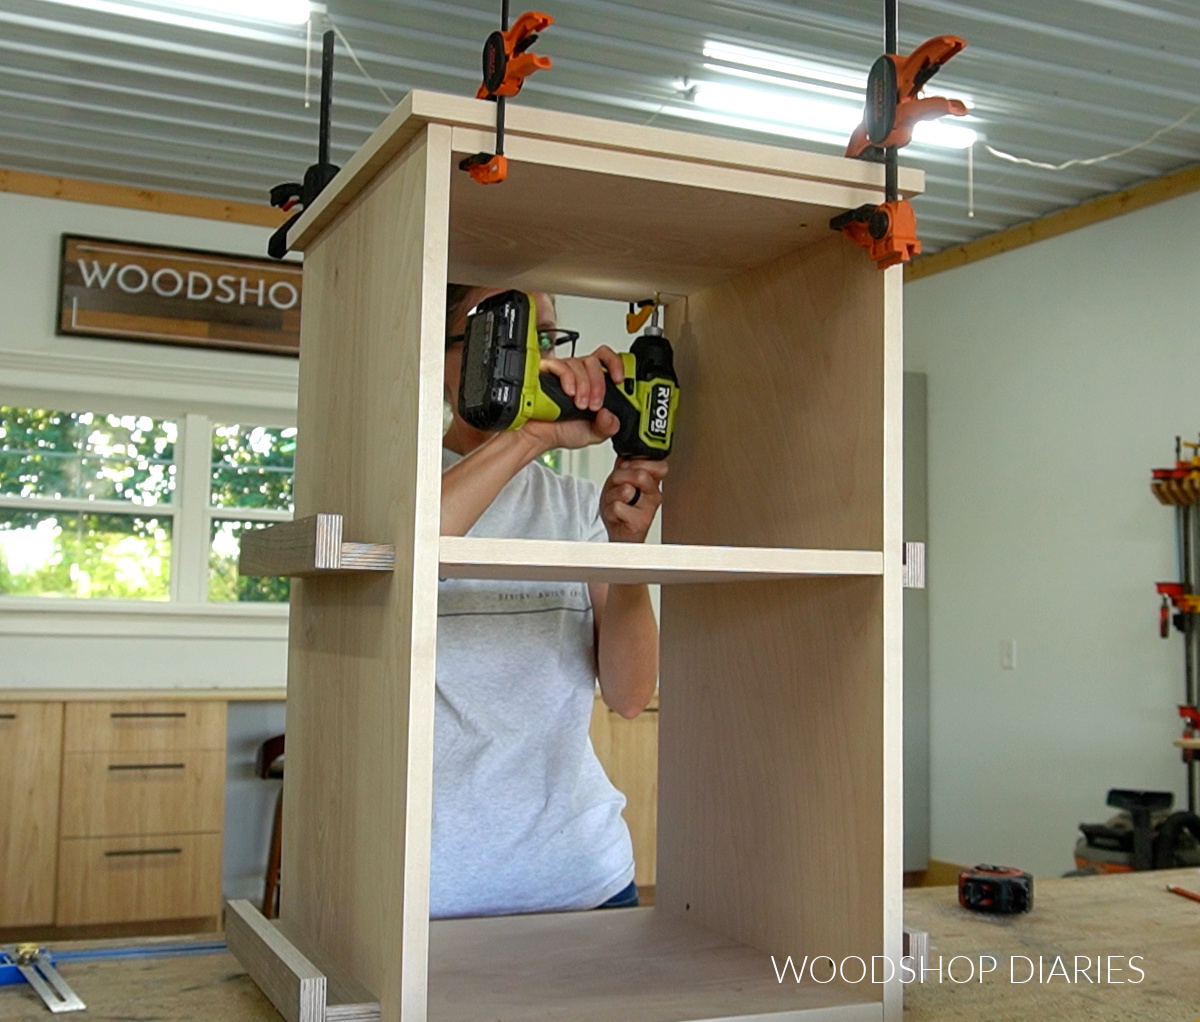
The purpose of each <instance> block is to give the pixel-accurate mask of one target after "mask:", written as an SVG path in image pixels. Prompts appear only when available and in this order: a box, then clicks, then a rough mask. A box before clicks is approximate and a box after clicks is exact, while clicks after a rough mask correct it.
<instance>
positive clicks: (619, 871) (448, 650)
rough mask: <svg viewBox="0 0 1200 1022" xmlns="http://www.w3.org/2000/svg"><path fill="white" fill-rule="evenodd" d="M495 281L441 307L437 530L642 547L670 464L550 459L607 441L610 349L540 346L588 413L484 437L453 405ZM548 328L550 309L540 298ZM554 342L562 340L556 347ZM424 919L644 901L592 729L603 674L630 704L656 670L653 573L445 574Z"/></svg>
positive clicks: (548, 365)
mask: <svg viewBox="0 0 1200 1022" xmlns="http://www.w3.org/2000/svg"><path fill="white" fill-rule="evenodd" d="M497 293H499V292H498V291H496V290H489V289H484V288H468V287H463V286H460V285H451V286H450V288H449V289H448V294H447V315H446V335H447V346H446V373H445V391H446V398H447V400H448V401H449V404H450V407H451V409H452V410H453V421H452V422H451V424H450V426H449V428H448V429H447V431H446V434H445V438H444V440H443V448H444V449H443V469H444V471H443V475H442V534H443V535H450V536H461V535H466V534H468V533H469V534H470V535H473V536H490V537H501V536H503V537H512V538H522V539H558V540H580V541H592V542H595V541H605V540H607V541H610V542H623V543H641V542H643V541H644V540H645V538H646V534H647V532H648V531H649V529H650V524H651V522H653V520H654V515H655V513H656V512H657V510H658V508H659V506H660V505H661V503H662V494H661V491H660V483H661V481H662V478H663V476H664V475H665V474H666V471H667V466H666V463H665V462H662V461H658V462H650V461H642V460H638V459H632V460H626V459H618V461H617V463H616V466H615V467H614V469H613V471H612V473H611V474H610V475H609V477H608V479H607V481H606V482H605V484H604V487H603V489H602V490H601V491H600V492H599V493H597V491H596V487H595V486H594V485H592V484H591V483H589V482H587V481H585V480H581V479H575V478H572V477H570V476H560V475H558V474H556V473H554V472H552V471H550V470H549V469H548V468H546V467H545V466H544V465H542V464H541V462H540V458H541V456H542V455H543V454H544V453H545V452H547V451H550V450H553V449H555V448H579V447H585V446H589V445H591V444H598V443H603V442H604V441H605V440H607V439H608V438H609V437H610V436H612V435H613V434H614V433H615V432H616V431H617V420H616V416H614V415H613V414H612V413H611V412H609V411H607V410H605V409H603V407H602V403H603V398H604V386H605V384H604V372H603V369H602V368H601V367H602V366H603V367H606V368H607V369H608V372H609V374H610V375H611V376H612V378H613V380H614V381H615V382H618V383H619V382H621V380H622V379H623V378H624V367H623V365H622V363H621V359H620V357H619V356H618V355H617V354H616V353H615V352H613V351H612V350H611V349H610V348H608V347H601V348H599V349H598V350H597V351H596V352H595V353H593V354H592V355H589V356H586V357H583V358H570V359H556V358H552V357H545V358H543V360H542V371H543V372H551V373H554V374H555V375H556V376H557V377H558V378H559V380H560V381H561V383H562V386H563V389H564V390H565V391H566V393H567V394H568V395H570V396H572V397H573V398H574V399H575V403H576V405H577V406H578V407H580V408H589V409H591V410H593V411H595V412H596V413H597V414H596V418H595V419H594V420H591V421H589V420H582V419H576V420H571V421H569V422H561V423H552V422H533V421H531V422H527V423H526V424H525V425H524V426H522V427H521V428H520V429H519V430H511V431H505V432H502V433H495V434H492V433H484V432H481V431H479V430H477V429H475V428H473V427H472V426H471V425H469V424H468V423H467V422H465V421H464V420H463V419H462V418H461V416H459V414H458V383H459V373H460V368H461V364H462V334H463V332H464V330H465V326H466V317H467V313H468V312H469V311H470V309H471V308H473V307H474V306H475V305H476V304H477V303H479V302H480V301H482V300H483V299H484V298H486V297H488V296H489V295H492V294H497ZM535 298H536V301H537V311H538V324H537V325H538V329H539V330H547V329H551V328H553V326H554V307H553V303H552V301H551V300H550V298H549V296H547V295H544V294H543V295H536V296H535ZM547 354H552V351H550V352H547ZM438 618H439V621H438V657H437V703H436V714H435V726H434V797H433V848H432V868H431V877H430V888H431V889H430V914H431V915H432V916H434V917H435V918H439V917H446V916H468V915H499V914H509V913H516V912H544V911H556V910H569V909H586V908H595V907H598V906H604V905H631V904H637V888H636V886H635V885H634V884H633V851H632V845H631V843H630V840H629V831H628V829H627V827H626V826H625V822H624V820H623V819H622V817H621V808H622V806H623V805H624V802H625V800H624V797H623V796H622V795H621V794H620V792H618V791H617V790H616V789H615V788H614V787H613V786H612V784H611V783H610V782H609V780H608V778H607V777H606V776H605V774H604V770H603V768H602V767H601V766H600V763H599V761H598V760H597V759H596V756H595V753H594V752H593V751H592V747H591V743H590V741H589V740H588V724H589V721H590V719H591V712H592V703H593V693H594V689H595V683H596V679H597V678H599V682H600V692H601V695H602V697H603V699H604V701H605V703H606V704H607V705H608V706H609V707H611V708H612V709H613V710H615V711H616V712H617V713H620V714H621V715H622V716H624V717H635V716H636V715H637V714H638V713H640V712H641V711H642V710H643V709H644V708H645V706H646V704H647V703H648V702H649V701H650V697H651V696H652V695H653V693H654V687H655V684H656V682H657V676H658V629H657V626H656V624H655V620H654V615H653V611H652V610H651V606H650V596H649V591H648V589H647V587H646V586H644V585H624V584H622V585H616V584H614V585H605V584H601V583H588V584H584V583H541V582H496V581H488V580H475V579H448V580H444V581H442V582H441V583H440V585H439V601H438Z"/></svg>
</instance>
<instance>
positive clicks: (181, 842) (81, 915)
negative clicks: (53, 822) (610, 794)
mask: <svg viewBox="0 0 1200 1022" xmlns="http://www.w3.org/2000/svg"><path fill="white" fill-rule="evenodd" d="M221 844H222V839H221V835H220V834H219V833H214V834H177V835H167V836H158V837H136V838H79V839H71V840H64V841H62V842H61V843H60V845H59V853H58V909H57V912H56V914H55V920H54V921H55V923H56V925H58V926H85V925H89V924H95V923H131V922H139V921H142V920H152V919H183V918H192V917H196V916H215V915H218V914H219V912H220V907H221Z"/></svg>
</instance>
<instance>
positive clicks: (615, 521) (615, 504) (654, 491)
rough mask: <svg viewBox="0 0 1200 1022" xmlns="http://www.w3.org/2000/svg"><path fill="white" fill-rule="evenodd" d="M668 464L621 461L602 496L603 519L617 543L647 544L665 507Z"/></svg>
mask: <svg viewBox="0 0 1200 1022" xmlns="http://www.w3.org/2000/svg"><path fill="white" fill-rule="evenodd" d="M666 474H667V463H666V462H665V461H650V460H648V459H646V458H617V463H616V465H615V466H614V468H613V470H612V473H611V474H610V475H609V477H608V479H607V480H605V483H604V489H603V490H601V492H600V518H601V520H602V521H603V522H604V527H605V528H606V529H607V530H608V538H609V540H610V541H611V542H613V543H644V542H645V541H646V534H647V533H648V532H649V531H650V525H651V523H653V521H654V515H655V514H656V513H657V512H658V509H659V507H661V506H662V489H661V486H662V480H663V477H664V476H665V475H666Z"/></svg>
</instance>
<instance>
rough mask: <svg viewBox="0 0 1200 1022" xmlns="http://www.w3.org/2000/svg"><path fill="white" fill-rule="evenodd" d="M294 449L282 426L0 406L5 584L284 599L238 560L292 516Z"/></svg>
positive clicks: (275, 581)
mask: <svg viewBox="0 0 1200 1022" xmlns="http://www.w3.org/2000/svg"><path fill="white" fill-rule="evenodd" d="M295 448H296V430H295V427H291V426H247V425H219V424H218V425H214V424H213V423H212V422H211V420H210V419H209V418H208V417H207V416H204V415H200V414H194V413H189V414H187V415H183V416H180V417H179V419H178V421H176V420H172V419H155V418H152V417H150V416H147V415H128V414H107V413H99V412H79V411H54V410H48V409H41V408H21V407H13V406H0V596H18V597H20V596H25V597H58V598H60V599H67V598H73V597H74V598H88V597H92V598H94V597H107V598H116V599H134V600H148V601H155V600H157V601H168V600H173V601H176V602H180V603H191V604H197V603H204V602H219V603H228V602H269V603H286V602H287V598H288V580H287V579H281V578H241V577H239V576H238V573H237V559H238V546H239V540H240V537H241V535H242V533H243V532H244V531H245V530H247V529H254V528H262V527H263V526H265V525H269V524H271V523H272V522H279V521H288V520H290V519H291V517H292V469H293V464H294V461H295ZM189 451H190V452H193V453H192V454H191V455H190V462H189V460H188V458H189V455H188V453H187V452H189Z"/></svg>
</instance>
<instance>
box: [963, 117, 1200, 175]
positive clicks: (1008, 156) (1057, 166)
mask: <svg viewBox="0 0 1200 1022" xmlns="http://www.w3.org/2000/svg"><path fill="white" fill-rule="evenodd" d="M1198 113H1200V105H1197V106H1194V107H1192V109H1191V110H1189V111H1188V112H1187V113H1186V114H1184V115H1183V116H1182V117H1180V118H1179V120H1177V121H1172V122H1171V123H1170V124H1168V125H1167V126H1166V127H1165V128H1159V129H1158V131H1156V132H1155V133H1154V134H1153V135H1151V136H1150V137H1149V138H1146V139H1143V140H1142V141H1141V142H1137V143H1135V144H1134V145H1130V146H1126V147H1125V148H1124V149H1117V150H1115V151H1114V152H1111V153H1105V154H1104V155H1103V156H1093V157H1091V158H1090V159H1086V160H1067V161H1066V162H1065V163H1042V162H1041V161H1039V160H1027V159H1026V158H1025V157H1024V156H1013V155H1012V153H1006V152H1003V151H1001V150H999V149H993V148H992V147H991V146H990V145H986V144H985V145H984V148H985V149H986V150H987V151H988V152H989V153H991V154H992V155H993V156H995V157H996V158H997V159H1001V160H1007V161H1008V162H1009V163H1019V164H1021V165H1022V166H1025V167H1037V168H1038V169H1040V170H1066V169H1067V168H1068V167H1090V166H1092V165H1093V164H1096V163H1104V162H1105V161H1106V160H1115V159H1116V158H1117V157H1118V156H1125V155H1126V154H1127V153H1132V152H1136V151H1137V150H1138V149H1144V148H1145V147H1146V146H1148V145H1152V144H1153V143H1155V142H1157V141H1158V140H1159V139H1160V138H1162V137H1163V135H1165V134H1167V133H1168V132H1171V131H1174V130H1175V129H1176V128H1178V127H1179V126H1180V125H1182V124H1185V123H1186V122H1187V121H1190V120H1191V119H1192V118H1193V117H1195V116H1196V114H1198Z"/></svg>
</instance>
